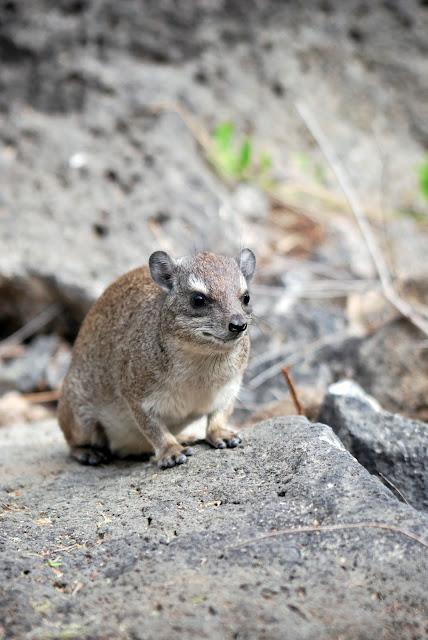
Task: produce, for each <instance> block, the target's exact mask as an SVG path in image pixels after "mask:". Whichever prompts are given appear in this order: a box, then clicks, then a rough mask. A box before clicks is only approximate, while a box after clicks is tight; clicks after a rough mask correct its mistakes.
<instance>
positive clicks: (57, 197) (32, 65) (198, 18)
mask: <svg viewBox="0 0 428 640" xmlns="http://www.w3.org/2000/svg"><path fill="white" fill-rule="evenodd" d="M405 5H406V6H404V3H402V2H397V3H396V2H386V3H361V2H360V1H359V0H352V1H350V2H347V3H346V5H345V4H343V3H334V2H319V3H315V4H313V6H311V7H309V6H306V5H305V3H283V2H278V1H277V0H269V1H265V2H263V3H260V2H256V1H255V0H252V1H251V2H248V1H247V0H245V1H243V0H236V1H235V2H233V3H230V2H217V1H213V0H208V1H205V2H203V3H197V5H196V6H195V3H194V2H192V1H191V0H182V1H181V2H180V3H179V8H178V7H177V5H176V3H175V2H172V1H171V0H167V1H166V2H162V3H158V2H153V1H149V0H146V1H145V2H143V3H141V4H139V5H135V4H133V3H131V2H129V3H120V4H119V3H117V2H116V1H115V0H101V1H100V2H97V3H90V2H85V1H77V2H76V1H75V0H64V1H62V2H60V3H52V2H46V1H42V0H34V1H33V2H26V3H19V2H4V3H2V4H1V5H0V57H1V60H2V65H1V68H0V124H1V127H0V129H1V133H0V169H1V175H2V178H3V180H2V185H1V187H2V188H1V195H0V222H1V234H0V278H1V277H4V278H5V279H12V280H13V281H14V282H16V281H17V280H18V279H20V278H23V279H24V280H25V279H28V278H29V277H30V275H32V276H33V277H34V278H37V277H38V278H40V279H41V280H42V281H43V282H44V283H45V285H46V286H47V287H48V288H49V289H50V291H51V292H52V291H55V289H56V288H57V287H59V288H60V290H61V292H62V295H63V297H64V298H65V299H67V297H68V296H69V297H70V299H71V300H72V301H73V302H74V304H75V305H80V306H81V308H80V315H81V313H82V310H84V308H85V305H87V304H88V302H89V301H91V300H93V298H94V297H96V296H97V295H98V294H99V292H100V290H101V289H102V288H103V287H104V286H105V285H106V284H107V283H109V282H110V281H111V280H113V279H114V278H115V277H116V276H117V275H119V274H120V273H122V272H124V271H126V270H127V269H129V268H131V267H133V266H135V265H137V264H140V263H142V262H144V261H145V260H146V259H147V257H148V255H149V253H150V252H151V251H152V250H153V249H154V248H160V249H165V250H173V251H174V252H176V253H177V254H181V253H185V252H189V251H192V250H193V248H194V247H195V246H198V247H202V246H210V247H211V248H215V249H216V250H217V251H221V250H225V251H233V250H235V248H236V247H237V246H238V247H239V245H240V243H241V242H245V239H246V226H245V220H244V218H245V216H241V217H239V216H234V215H229V216H227V217H226V219H225V218H223V217H222V215H221V213H222V212H223V213H224V211H226V210H227V207H223V206H222V205H223V204H224V201H225V199H226V200H227V198H228V196H227V193H226V190H225V189H224V186H223V185H222V184H221V181H219V180H218V179H216V177H215V176H214V175H213V173H212V171H210V170H209V168H208V165H207V163H206V160H205V159H204V154H203V153H202V152H201V150H200V149H199V148H198V145H197V144H196V142H195V139H194V136H193V134H192V133H191V132H190V131H189V128H188V127H187V126H186V125H185V124H184V122H183V120H182V118H181V117H180V116H179V115H178V114H177V112H176V111H175V110H174V106H173V107H172V108H171V105H177V103H180V104H182V105H184V106H185V108H186V109H187V110H188V111H189V112H190V113H191V114H193V115H195V116H196V117H197V118H198V119H200V121H201V122H203V124H204V126H206V127H207V128H208V129H210V130H212V129H213V128H214V127H215V126H216V125H217V124H218V123H219V122H222V121H225V120H231V121H232V122H234V123H236V125H237V127H238V129H240V130H242V131H243V132H245V131H248V130H250V131H252V132H254V138H255V140H256V142H257V144H258V145H260V146H261V147H262V148H265V149H266V150H267V152H268V153H269V154H270V155H271V156H272V160H273V166H274V167H275V169H276V172H277V173H278V174H279V178H280V180H282V181H285V182H287V180H288V179H290V178H291V180H293V179H294V180H296V179H297V181H298V182H300V183H302V182H305V181H307V180H308V177H309V178H310V175H312V173H316V172H317V171H318V170H319V165H320V166H321V171H322V172H323V173H324V174H326V175H325V176H324V178H323V181H324V183H325V184H326V186H328V187H329V188H333V189H336V188H337V185H336V181H335V180H334V178H333V177H332V176H331V175H330V174H328V172H325V171H324V167H323V160H322V156H321V154H320V152H319V150H318V149H317V148H316V146H315V145H314V143H313V141H312V139H311V137H310V135H309V134H308V132H307V131H306V129H305V127H304V125H303V124H302V121H301V119H300V117H299V116H298V115H297V113H296V109H295V104H296V101H298V100H303V101H305V102H307V103H308V104H309V106H310V107H311V108H312V109H313V111H314V112H315V113H319V114H322V119H323V127H325V131H326V135H327V136H328V137H329V138H330V139H331V140H334V145H335V148H336V150H337V152H338V154H339V156H340V158H341V159H342V160H343V161H344V164H345V166H346V167H347V168H348V169H349V171H350V174H351V177H352V180H353V181H355V185H356V188H357V190H358V192H359V193H361V194H363V195H364V196H366V197H367V198H368V199H370V201H373V200H374V199H375V198H377V196H378V194H379V191H380V190H381V188H382V186H381V185H382V180H383V177H384V174H387V185H388V193H387V194H382V195H383V196H387V198H388V206H390V207H391V208H393V209H394V208H401V209H412V210H413V209H415V208H416V209H418V208H419V210H422V211H423V210H424V208H423V206H422V204H421V203H420V202H418V196H417V194H418V187H417V172H416V170H415V167H416V166H417V165H418V164H419V163H420V162H421V161H422V158H423V156H424V152H425V146H426V142H427V139H428V131H427V127H426V121H427V118H426V99H425V96H426V91H427V75H426V73H424V71H425V55H426V45H425V41H426V31H427V28H428V11H427V10H426V7H425V6H423V3H419V2H417V1H416V0H409V2H406V3H405ZM315 89H316V90H315ZM350 105H352V108H350ZM377 138H379V139H381V141H382V145H381V146H382V155H381V154H380V152H379V147H380V145H379V142H378V140H377ZM302 152H303V155H304V156H305V162H304V163H303V164H306V165H307V166H308V167H309V169H307V171H309V174H308V173H307V172H306V173H305V171H303V173H302V171H300V170H299V166H300V164H302V158H301V156H302ZM306 156H307V157H306ZM386 160H387V166H386ZM261 207H262V208H263V205H261ZM257 213H258V212H256V214H257ZM259 213H263V212H259ZM256 217H257V215H256ZM11 245H12V246H13V251H11V250H10V247H11ZM47 246H52V247H54V248H55V250H53V251H46V247H47ZM0 284H1V282H0Z"/></svg>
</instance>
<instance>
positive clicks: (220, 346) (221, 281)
mask: <svg viewBox="0 0 428 640" xmlns="http://www.w3.org/2000/svg"><path fill="white" fill-rule="evenodd" d="M149 267H150V273H151V276H152V278H153V280H154V281H155V283H156V284H157V285H159V286H160V287H161V288H162V289H163V290H164V291H166V293H167V295H166V298H165V301H164V305H163V322H164V326H166V328H167V329H168V331H170V333H171V334H173V335H174V336H175V337H176V338H177V339H179V340H180V341H184V342H185V343H187V344H188V346H189V347H192V348H194V349H196V350H201V351H228V350H230V349H232V348H233V347H234V346H235V345H236V344H237V342H238V341H239V340H240V339H241V338H242V337H243V336H244V335H245V334H246V333H247V327H248V324H249V322H250V319H251V305H250V294H249V291H248V287H249V283H250V281H251V278H252V277H253V275H254V270H255V267H256V258H255V256H254V253H253V252H252V251H251V250H250V249H243V250H242V251H241V253H240V254H239V256H238V258H236V259H235V258H227V257H225V256H220V255H216V254H214V253H198V254H196V255H195V256H192V257H186V258H179V259H177V260H174V259H173V258H171V257H170V256H169V255H168V254H167V253H165V252H164V251H156V252H155V253H153V254H152V255H151V256H150V259H149Z"/></svg>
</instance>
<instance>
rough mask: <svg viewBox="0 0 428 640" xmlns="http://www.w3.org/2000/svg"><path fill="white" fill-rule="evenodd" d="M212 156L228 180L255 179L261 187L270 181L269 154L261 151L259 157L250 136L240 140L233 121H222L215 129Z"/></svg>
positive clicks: (213, 161)
mask: <svg viewBox="0 0 428 640" xmlns="http://www.w3.org/2000/svg"><path fill="white" fill-rule="evenodd" d="M209 159H210V161H211V162H212V164H213V165H214V167H215V169H216V170H217V172H218V173H219V174H220V175H222V176H223V177H225V178H227V179H228V180H232V181H234V182H241V181H244V182H255V183H258V184H260V186H265V185H266V184H267V183H268V182H269V180H270V177H269V173H270V169H271V166H272V160H271V158H270V156H269V155H268V154H267V153H261V154H260V155H258V156H257V157H256V156H255V154H254V151H253V141H252V138H251V137H250V136H246V137H245V138H244V139H243V140H237V137H236V132H235V127H234V125H233V123H232V122H222V123H221V124H219V125H218V126H217V127H216V129H215V130H214V133H213V135H212V145H211V150H210V154H209Z"/></svg>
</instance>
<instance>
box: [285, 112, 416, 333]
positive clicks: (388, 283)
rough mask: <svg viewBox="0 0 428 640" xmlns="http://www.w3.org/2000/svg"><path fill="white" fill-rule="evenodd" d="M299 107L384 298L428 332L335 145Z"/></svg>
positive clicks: (310, 116)
mask: <svg viewBox="0 0 428 640" xmlns="http://www.w3.org/2000/svg"><path fill="white" fill-rule="evenodd" d="M296 109H297V112H298V113H299V115H300V117H301V118H302V120H303V122H304V123H305V125H306V127H307V129H308V131H309V132H310V133H311V135H312V136H313V138H314V140H315V141H316V142H317V144H318V146H319V148H320V150H321V152H322V154H323V155H324V157H325V158H326V160H327V162H328V164H329V165H330V167H331V169H332V171H333V173H334V175H335V176H336V179H337V181H338V183H339V185H340V187H341V189H342V191H343V193H344V195H345V197H346V199H347V201H348V203H349V206H350V208H351V211H352V213H353V215H354V218H355V220H356V221H357V224H358V226H359V228H360V231H361V234H362V236H363V238H364V241H365V243H366V245H367V249H368V251H369V253H370V256H371V258H372V260H373V263H374V265H375V267H376V271H377V274H378V276H379V280H380V284H381V287H382V291H383V294H384V296H385V298H386V299H387V300H388V302H390V303H391V304H392V305H393V306H394V307H395V308H396V309H397V310H398V311H399V312H400V313H401V315H403V316H404V317H405V318H407V319H408V320H410V322H412V324H414V325H415V326H416V327H418V329H420V330H421V331H422V333H424V334H425V335H426V336H428V322H427V321H426V320H424V318H423V317H422V316H420V315H419V314H418V313H417V312H416V311H415V310H414V309H413V307H412V306H411V305H410V304H409V303H408V302H406V301H405V300H403V299H402V298H400V296H399V295H398V294H397V292H396V291H395V289H394V286H393V283H392V279H391V275H390V273H389V270H388V267H387V264H386V262H385V260H384V257H383V255H382V254H381V252H380V250H379V247H378V246H377V244H376V240H375V237H374V235H373V233H372V230H371V228H370V225H369V223H368V221H367V218H366V216H365V214H364V211H363V208H362V206H361V203H360V201H359V199H358V197H357V194H356V193H355V191H354V189H353V187H352V185H351V182H350V180H349V178H348V175H347V173H346V171H345V170H344V168H343V167H342V166H341V164H340V163H339V160H338V158H337V156H336V154H335V153H334V151H333V148H332V147H331V146H330V144H329V142H328V140H327V137H326V136H325V135H324V132H323V131H322V129H321V127H320V126H319V124H318V122H317V121H316V119H315V118H314V116H313V115H312V113H311V112H310V111H309V109H308V108H307V107H306V105H304V104H302V103H297V104H296Z"/></svg>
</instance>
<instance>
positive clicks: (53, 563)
mask: <svg viewBox="0 0 428 640" xmlns="http://www.w3.org/2000/svg"><path fill="white" fill-rule="evenodd" d="M62 564H63V563H62V562H61V560H48V565H49V566H50V567H52V569H58V567H60V566H61V565H62Z"/></svg>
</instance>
